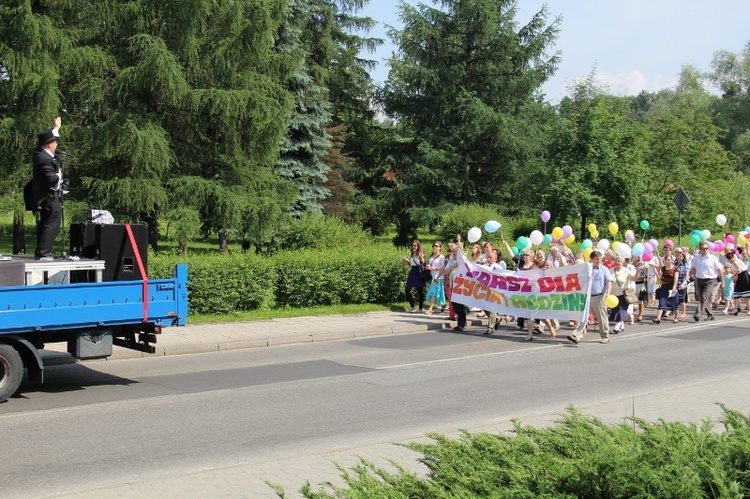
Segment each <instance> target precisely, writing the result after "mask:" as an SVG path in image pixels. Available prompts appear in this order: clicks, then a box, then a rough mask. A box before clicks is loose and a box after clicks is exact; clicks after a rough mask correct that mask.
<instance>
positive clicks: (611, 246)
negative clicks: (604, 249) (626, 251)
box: [609, 241, 620, 251]
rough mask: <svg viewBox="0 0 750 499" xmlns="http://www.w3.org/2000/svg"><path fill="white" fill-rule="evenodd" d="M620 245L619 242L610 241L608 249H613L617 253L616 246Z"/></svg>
mask: <svg viewBox="0 0 750 499" xmlns="http://www.w3.org/2000/svg"><path fill="white" fill-rule="evenodd" d="M618 244H620V242H619V241H612V244H610V246H609V249H613V250H615V251H617V245H618Z"/></svg>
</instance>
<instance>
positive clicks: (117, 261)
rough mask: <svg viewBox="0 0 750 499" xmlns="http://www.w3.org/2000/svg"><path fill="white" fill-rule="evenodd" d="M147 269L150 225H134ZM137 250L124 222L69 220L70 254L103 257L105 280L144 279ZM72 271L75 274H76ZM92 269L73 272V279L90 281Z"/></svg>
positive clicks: (91, 257) (94, 257)
mask: <svg viewBox="0 0 750 499" xmlns="http://www.w3.org/2000/svg"><path fill="white" fill-rule="evenodd" d="M130 227H131V229H132V230H133V236H134V238H135V243H136V245H137V251H138V253H139V254H140V255H141V260H142V261H143V267H144V270H145V271H146V272H147V271H148V226H147V225H140V224H139V225H131V226H130ZM135 251H136V250H134V249H133V247H132V245H131V244H130V238H128V233H127V231H126V230H125V225H123V224H92V223H78V224H70V254H71V255H72V256H80V257H81V258H90V259H96V260H104V272H103V274H102V280H103V281H129V280H135V279H141V278H142V277H141V274H140V271H139V269H138V262H137V260H136V257H135V255H136V253H135ZM73 274H76V275H75V276H74V275H73ZM91 278H92V276H91V275H90V271H77V272H71V276H70V281H71V282H90V280H91Z"/></svg>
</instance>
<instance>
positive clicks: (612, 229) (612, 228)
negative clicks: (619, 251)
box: [607, 222, 620, 236]
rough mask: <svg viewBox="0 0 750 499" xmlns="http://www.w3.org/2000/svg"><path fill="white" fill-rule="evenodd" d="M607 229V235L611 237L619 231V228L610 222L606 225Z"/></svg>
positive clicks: (615, 223)
mask: <svg viewBox="0 0 750 499" xmlns="http://www.w3.org/2000/svg"><path fill="white" fill-rule="evenodd" d="M607 228H608V229H609V233H610V234H612V235H613V236H614V235H615V234H617V231H618V230H620V226H619V225H617V222H610V224H609V225H607Z"/></svg>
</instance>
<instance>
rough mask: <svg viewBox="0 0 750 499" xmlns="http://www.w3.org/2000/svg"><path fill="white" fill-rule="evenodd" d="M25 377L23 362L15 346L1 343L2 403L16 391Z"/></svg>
mask: <svg viewBox="0 0 750 499" xmlns="http://www.w3.org/2000/svg"><path fill="white" fill-rule="evenodd" d="M22 379H23V362H22V361H21V356H20V355H19V354H18V352H17V351H16V349H15V348H13V347H12V346H10V345H0V403H2V402H5V399H7V398H8V397H10V396H11V395H13V394H14V393H16V390H18V387H19V386H20V385H21V380H22Z"/></svg>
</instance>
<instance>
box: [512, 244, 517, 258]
mask: <svg viewBox="0 0 750 499" xmlns="http://www.w3.org/2000/svg"><path fill="white" fill-rule="evenodd" d="M511 251H512V252H513V255H515V256H518V248H517V247H516V246H513V247H512V248H511Z"/></svg>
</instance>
